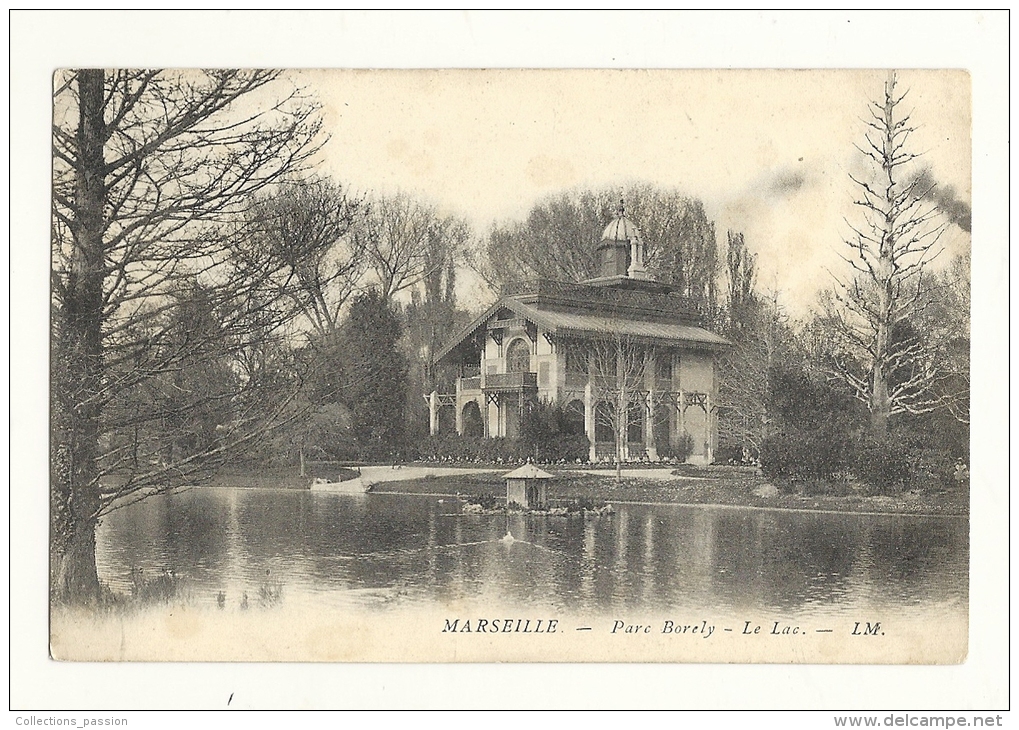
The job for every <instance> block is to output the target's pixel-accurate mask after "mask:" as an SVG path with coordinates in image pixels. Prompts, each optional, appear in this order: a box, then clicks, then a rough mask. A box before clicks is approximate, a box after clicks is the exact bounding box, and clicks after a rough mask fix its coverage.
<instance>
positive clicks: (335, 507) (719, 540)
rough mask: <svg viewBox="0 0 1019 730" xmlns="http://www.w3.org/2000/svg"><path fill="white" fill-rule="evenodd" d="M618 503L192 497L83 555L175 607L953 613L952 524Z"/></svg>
mask: <svg viewBox="0 0 1019 730" xmlns="http://www.w3.org/2000/svg"><path fill="white" fill-rule="evenodd" d="M618 510H619V511H618V513H617V514H616V515H614V516H613V517H603V518H592V519H580V518H570V519H566V518H552V517H525V516H522V515H511V516H509V517H507V516H503V515H500V516H477V515H461V514H459V505H458V504H457V503H456V502H455V501H452V500H448V499H447V500H440V499H436V498H430V497H405V496H396V495H367V496H349V495H337V494H327V493H311V492H297V491H271V490H244V489H193V490H190V491H188V492H185V493H182V494H176V495H167V496H163V497H158V498H153V499H150V500H147V501H145V502H142V503H140V504H137V505H133V506H131V507H129V508H125V509H123V510H120V511H117V512H115V513H114V514H112V515H110V517H108V518H107V519H106V521H105V522H104V524H103V525H102V526H101V528H100V531H99V535H98V543H99V544H98V547H97V557H98V560H99V564H100V573H101V576H102V578H103V580H105V581H106V582H107V583H108V584H110V585H111V586H112V587H113V588H115V589H117V590H121V591H125V592H128V591H130V590H131V586H132V580H133V579H134V580H136V579H137V578H138V576H141V579H142V580H143V581H144V580H145V579H152V578H153V577H156V576H159V575H163V574H166V573H167V572H169V573H171V574H172V575H174V576H175V577H176V578H177V579H179V583H180V585H181V586H182V587H183V589H184V590H185V591H186V597H187V598H188V599H189V600H192V601H195V602H198V603H208V604H210V605H216V604H217V603H220V602H222V604H223V605H225V606H226V607H238V606H245V605H247V600H248V598H249V597H250V600H251V601H252V602H255V601H257V600H258V599H259V598H261V599H262V601H263V603H265V602H267V601H268V602H272V601H273V600H279V601H282V602H286V603H291V604H301V603H304V604H307V605H311V606H316V607H317V606H323V607H327V606H339V607H343V606H373V607H385V606H399V605H406V604H419V605H431V604H434V603H436V602H440V603H446V604H456V605H468V606H469V605H483V604H488V603H490V602H491V603H496V604H507V603H509V604H514V605H522V606H527V607H529V608H539V607H544V608H549V609H553V610H563V611H573V612H579V611H599V612H609V611H615V610H622V609H629V608H640V609H654V610H674V609H700V608H705V609H714V610H719V609H731V610H768V609H773V610H781V611H783V612H790V611H798V610H818V609H820V610H828V609H840V608H845V607H860V608H864V607H867V608H887V607H894V606H898V607H908V606H918V605H937V606H943V607H945V608H946V609H948V610H954V611H956V612H959V611H965V606H966V601H967V583H968V581H967V567H968V542H969V541H968V522H967V521H966V520H961V519H944V518H919V517H906V516H898V517H896V516H863V515H830V514H817V513H786V512H770V511H757V510H738V509H709V508H697V507H680V506H662V505H655V506H650V505H648V506H643V505H640V506H638V505H625V506H621V507H619V508H618ZM507 531H508V532H509V533H510V534H511V535H512V536H513V538H514V539H513V540H512V541H506V540H503V537H504V536H505V535H506V533H507ZM274 591H275V592H277V593H274ZM277 594H278V595H277ZM266 596H269V598H268V599H267V598H266ZM274 596H275V599H274Z"/></svg>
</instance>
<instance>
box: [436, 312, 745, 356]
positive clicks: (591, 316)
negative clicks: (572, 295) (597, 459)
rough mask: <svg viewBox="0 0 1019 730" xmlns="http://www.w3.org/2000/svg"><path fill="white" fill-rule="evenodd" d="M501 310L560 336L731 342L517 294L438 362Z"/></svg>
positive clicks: (684, 327) (692, 329) (706, 344)
mask: <svg viewBox="0 0 1019 730" xmlns="http://www.w3.org/2000/svg"><path fill="white" fill-rule="evenodd" d="M500 309H509V310H511V311H512V312H514V313H516V314H517V315H518V316H519V317H523V318H524V319H528V320H530V321H531V322H534V323H535V324H537V325H539V326H541V327H542V328H544V329H545V330H547V331H549V332H552V333H554V334H557V335H564V336H578V337H584V336H587V337H595V338H599V339H608V338H611V337H616V336H621V337H631V338H634V339H636V340H646V341H649V342H652V343H655V344H665V345H686V346H691V347H697V348H705V349H721V348H725V347H728V346H729V345H730V344H731V343H730V342H729V341H728V340H727V339H725V338H724V337H720V336H719V335H716V334H715V333H713V332H709V331H708V330H706V329H704V328H703V327H697V326H694V325H688V324H673V323H665V322H648V321H644V320H639V319H632V318H630V317H622V316H607V315H602V314H595V313H585V312H563V311H558V310H550V309H539V308H537V307H535V306H533V305H531V304H524V303H523V302H521V301H519V300H518V299H516V298H515V297H503V298H501V299H500V300H499V301H498V302H496V303H495V304H493V305H492V306H491V307H490V308H489V309H488V311H486V312H485V313H484V314H482V315H481V316H480V317H478V318H477V319H475V320H474V321H473V322H471V324H469V325H468V326H467V327H465V328H464V329H463V330H461V331H460V332H459V333H458V334H457V335H456V336H455V337H454V338H453V339H451V340H450V341H449V342H448V343H447V344H446V346H445V347H443V348H442V349H441V350H439V352H438V353H437V355H436V357H435V359H436V361H438V360H442V359H443V358H444V357H446V355H448V354H449V353H450V352H452V351H453V350H455V349H456V348H457V347H458V346H459V345H460V344H461V343H462V342H463V341H464V340H466V339H467V338H468V337H469V336H470V335H472V334H474V333H475V332H476V331H477V330H478V328H479V327H481V326H482V325H484V324H485V322H487V321H488V320H489V319H491V318H492V316H493V315H494V314H495V313H496V312H497V311H498V310H500Z"/></svg>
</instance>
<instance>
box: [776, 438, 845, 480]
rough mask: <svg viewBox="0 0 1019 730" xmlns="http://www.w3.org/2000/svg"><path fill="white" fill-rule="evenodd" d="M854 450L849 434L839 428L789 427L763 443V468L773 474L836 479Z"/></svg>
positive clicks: (799, 477) (785, 476) (813, 478)
mask: <svg viewBox="0 0 1019 730" xmlns="http://www.w3.org/2000/svg"><path fill="white" fill-rule="evenodd" d="M852 451H853V450H852V445H851V440H850V438H849V435H848V434H845V433H840V432H839V431H838V430H836V429H833V428H823V429H820V430H815V431H806V430H800V429H792V428H789V429H786V430H784V431H781V432H779V433H777V434H774V435H772V436H769V437H768V438H766V439H765V440H764V442H763V443H762V444H761V468H762V470H763V471H764V474H765V476H767V477H770V478H786V479H811V480H816V479H822V480H826V479H827V480H830V479H836V478H838V477H839V476H840V475H844V474H845V472H846V471H847V470H848V467H849V461H850V457H851V455H852Z"/></svg>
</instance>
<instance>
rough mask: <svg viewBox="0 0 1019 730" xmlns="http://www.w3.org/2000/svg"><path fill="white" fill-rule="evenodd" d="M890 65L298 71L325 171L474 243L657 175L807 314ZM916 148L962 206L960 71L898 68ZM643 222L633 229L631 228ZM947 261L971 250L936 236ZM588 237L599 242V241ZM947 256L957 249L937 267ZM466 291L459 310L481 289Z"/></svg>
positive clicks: (838, 233)
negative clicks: (545, 201)
mask: <svg viewBox="0 0 1019 730" xmlns="http://www.w3.org/2000/svg"><path fill="white" fill-rule="evenodd" d="M886 76H887V72H886V71H853V70H823V71H811V70H785V71H774V70H743V71H724V70H723V71H718V70H691V71H685V70H615V69H609V70H606V69H601V70H542V71H536V70H442V71H434V70H388V71H379V70H376V71H338V70H329V71H301V72H291V73H290V78H291V79H292V80H293V82H294V83H297V84H300V85H301V86H303V87H304V88H305V89H306V90H307V91H308V92H309V93H310V94H311V95H312V96H314V97H315V98H317V99H318V100H319V102H320V103H321V104H322V107H323V108H322V113H323V118H324V127H325V130H326V131H327V132H328V133H329V134H330V135H331V137H330V140H329V142H328V144H327V145H326V146H325V148H324V149H323V151H322V155H321V160H320V167H319V170H318V171H319V172H320V173H322V174H328V175H330V176H332V177H334V178H336V179H337V180H340V181H342V182H345V183H346V184H348V185H350V186H351V187H352V188H353V189H354V190H357V191H361V192H368V191H370V192H377V193H392V192H395V191H397V190H402V191H406V192H409V193H411V194H413V195H414V196H416V197H419V198H421V199H422V200H425V201H429V202H431V203H433V204H435V205H437V206H438V207H439V208H440V210H442V211H443V212H448V213H453V214H457V215H461V216H464V217H466V218H467V219H468V220H469V221H470V222H471V223H472V224H473V226H474V228H475V230H476V231H477V232H478V233H479V235H483V234H484V233H485V232H487V231H488V230H489V229H490V227H491V226H492V225H493V223H494V222H497V221H505V220H508V219H514V218H516V219H521V218H523V217H525V216H526V214H527V211H528V210H529V208H530V207H531V206H532V205H533V204H534V203H535V202H536V201H537V200H539V199H540V198H542V197H543V196H547V195H550V194H552V193H555V192H557V191H560V190H563V189H569V188H574V187H595V188H599V187H603V186H613V185H619V186H621V187H622V186H623V185H625V184H627V183H629V182H638V181H639V182H650V183H654V184H657V185H661V186H663V187H669V188H676V189H679V190H681V191H682V192H683V193H684V194H686V195H689V196H691V197H695V198H699V199H701V200H702V201H703V202H704V204H705V207H706V210H707V213H708V215H709V216H710V217H711V218H712V219H713V220H714V221H715V223H716V231H717V236H718V239H719V241H720V242H722V243H724V241H725V232H726V231H727V230H729V229H733V230H738V231H742V232H743V233H744V235H745V238H746V241H747V243H748V246H749V247H750V249H751V250H752V251H754V252H756V253H758V254H759V257H758V261H759V276H758V283H759V286H760V287H761V288H762V289H764V290H772V289H774V290H777V292H778V294H779V297H780V300H781V301H782V302H783V304H784V305H785V307H786V309H787V311H788V312H789V313H790V314H792V315H793V316H798V317H801V316H805V315H806V314H807V313H808V312H809V310H810V307H811V306H812V305H813V303H814V302H815V300H816V294H817V291H818V290H819V289H820V288H822V287H823V286H825V285H827V284H828V283H830V281H831V275H830V273H829V271H835V272H837V271H838V268H839V266H840V260H839V258H838V248H839V246H840V241H841V240H842V237H843V236H844V235H845V234H846V233H847V231H848V225H847V223H846V222H845V220H844V218H845V217H847V216H849V217H850V220H852V217H853V215H854V211H853V204H852V200H853V193H854V190H853V185H852V184H851V182H850V180H849V174H850V173H851V172H856V173H860V172H862V171H863V170H862V168H861V161H862V156H861V154H860V153H859V151H858V150H857V149H856V148H855V146H854V145H857V144H863V143H864V139H863V133H864V131H865V127H864V123H863V121H862V120H863V118H864V117H865V115H866V114H867V105H868V102H869V100H871V99H876V98H878V97H879V96H880V94H881V93H882V89H883V84H884V81H885V78H886ZM899 79H900V80H899V83H900V88H901V89H903V90H908V92H909V93H908V95H907V97H906V99H905V101H904V102H903V108H904V109H905V110H907V111H908V112H909V113H910V114H911V115H912V120H913V122H914V123H915V125H916V126H917V131H916V133H915V134H914V138H913V142H914V144H913V150H914V151H915V152H921V153H922V154H923V156H922V162H923V164H924V165H927V166H929V167H930V168H931V171H932V173H933V175H934V177H935V179H936V180H937V181H938V183H939V186H940V189H941V190H942V192H943V193H950V195H951V197H953V198H954V199H955V200H956V201H957V202H958V203H960V204H961V206H960V207H961V208H963V209H966V208H968V207H969V204H970V200H971V192H970V190H971V184H970V168H971V164H970V106H971V104H970V77H969V75H968V74H967V73H966V72H964V71H916V70H913V71H905V72H900V75H899ZM636 223H637V225H638V226H639V225H640V221H636ZM943 240H944V244H945V245H946V247H947V248H948V249H949V251H948V253H949V254H951V253H954V252H956V251H959V250H962V249H964V248H965V247H967V246H968V245H969V237H968V235H967V234H966V233H965V232H964V231H963V230H962V229H961V228H959V227H957V226H951V227H950V228H949V230H948V231H946V233H945V235H944V237H943ZM594 243H595V242H593V241H592V245H594ZM942 258H943V259H944V260H946V261H947V260H948V259H949V258H950V256H948V255H946V256H943V257H942ZM465 281H466V282H468V283H467V295H466V297H464V296H461V299H462V300H464V299H466V301H462V303H463V304H465V305H468V306H473V307H477V306H480V305H481V304H482V303H484V302H479V301H475V300H477V299H478V298H480V297H482V296H484V295H483V294H481V293H479V292H478V291H476V290H474V289H473V288H471V286H470V283H471V280H470V279H469V278H468V279H465Z"/></svg>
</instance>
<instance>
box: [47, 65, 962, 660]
mask: <svg viewBox="0 0 1019 730" xmlns="http://www.w3.org/2000/svg"><path fill="white" fill-rule="evenodd" d="M969 99H970V94H969V78H968V76H967V75H966V74H965V73H964V72H953V71H941V70H938V71H923V72H921V71H907V72H900V71H896V70H881V71H748V72H739V71H732V72H726V71H709V70H705V71H639V70H619V71H531V70H523V71H509V70H504V71H497V70H471V71H453V70H450V71H433V70H424V71H350V72H344V71H317V72H316V71H286V70H281V71H270V70H211V71H195V70H174V69H158V70H132V69H71V70H66V71H59V72H57V73H56V74H55V76H54V126H53V134H54V138H53V159H54V178H53V279H52V281H53V292H52V299H53V321H52V336H53V341H52V352H53V360H52V369H51V384H52V394H53V399H52V411H51V424H52V440H51V450H52V453H51V500H52V520H51V535H50V540H51V549H52V558H51V573H52V574H51V581H52V600H53V604H52V617H51V618H52V651H53V654H54V657H55V658H57V659H103V660H113V659H128V660H130V659H134V660H140V659H194V660H202V659H269V660H271V659H291V660H359V661H365V660H367V661H372V660H376V661H400V660H416V659H429V660H449V661H455V660H463V661H467V660H479V659H481V660H490V659H506V658H513V659H539V658H542V657H544V656H551V657H555V656H562V657H566V656H570V657H575V658H581V659H583V658H591V659H611V660H624V661H626V660H636V659H646V658H649V657H654V658H657V659H661V660H693V661H696V660H707V659H720V658H725V659H728V660H739V661H755V660H763V659H772V660H776V659H780V660H783V661H811V662H813V661H817V660H818V659H819V658H820V657H822V656H823V657H826V659H827V661H834V662H839V661H846V662H853V661H868V662H874V661H878V662H882V661H886V662H921V663H923V662H930V663H942V662H958V661H962V660H963V659H964V658H965V656H966V636H967V595H968V594H967V586H968V534H969V521H968V486H969V350H970V347H969V342H970V337H969V301H970V277H969V261H970V221H971V214H970V207H971V206H970V194H969V190H970V184H969V111H970V102H969ZM737 106H739V107H740V113H739V114H738V115H734V114H732V113H731V110H732V109H734V108H736V107H737ZM727 112H728V113H727ZM932 623H933V624H936V625H937V626H938V627H939V630H938V632H937V634H936V635H931V634H930V633H929V632H928V631H927V627H929V626H930V625H931V624H932ZM334 625H335V626H338V627H346V629H345V630H339V631H335V630H330V628H329V627H331V626H334ZM357 625H364V626H367V627H368V628H367V629H359V630H358V631H357V632H354V631H352V629H353V627H354V626H357ZM256 631H257V634H258V635H259V637H260V639H259V641H258V642H257V643H250V642H231V641H229V639H230V638H231V637H233V636H234V635H235V634H238V633H243V634H245V635H248V634H250V633H252V632H256ZM302 634H303V635H302ZM365 634H366V635H367V636H366V639H367V640H365V639H362V638H360V637H361V636H364V635H365ZM352 635H353V636H356V637H358V639H357V640H354V641H352V640H351V636H352ZM559 635H565V636H563V638H562V639H560V637H559ZM224 639H225V640H227V641H228V644H229V645H224V643H222V642H223V640H224Z"/></svg>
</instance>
